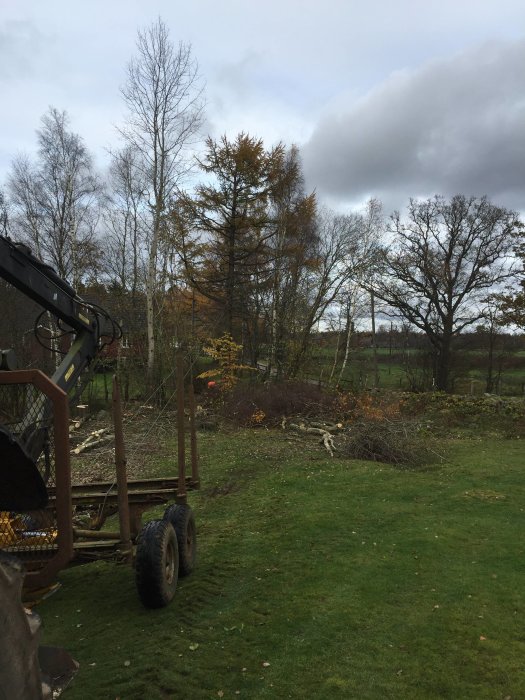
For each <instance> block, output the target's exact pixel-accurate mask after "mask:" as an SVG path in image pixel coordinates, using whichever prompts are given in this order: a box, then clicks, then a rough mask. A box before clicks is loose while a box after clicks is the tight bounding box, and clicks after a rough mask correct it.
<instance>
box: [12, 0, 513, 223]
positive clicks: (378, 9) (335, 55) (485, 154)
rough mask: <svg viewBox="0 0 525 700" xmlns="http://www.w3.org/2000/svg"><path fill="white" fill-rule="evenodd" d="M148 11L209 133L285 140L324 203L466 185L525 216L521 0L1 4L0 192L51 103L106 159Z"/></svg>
mask: <svg viewBox="0 0 525 700" xmlns="http://www.w3.org/2000/svg"><path fill="white" fill-rule="evenodd" d="M158 16H161V17H162V19H163V20H164V21H165V23H166V24H167V26H168V27H169V29H170V32H171V37H172V39H173V41H174V42H175V43H178V42H179V41H183V42H185V43H191V45H192V49H193V54H194V56H195V58H196V59H197V60H198V62H199V64H200V71H201V74H202V76H203V78H204V79H205V81H206V100H207V112H206V117H207V119H206V131H207V133H209V134H211V135H212V136H213V137H216V138H218V137H220V136H221V135H222V134H224V133H226V134H227V135H228V136H230V137H234V136H235V135H236V134H237V133H238V132H240V131H246V132H248V133H250V134H251V135H254V136H259V137H262V138H263V139H264V141H265V144H266V145H267V146H271V145H273V144H275V143H277V142H278V141H284V142H285V143H286V144H292V143H295V144H297V145H298V146H299V147H300V148H301V152H302V154H303V162H304V170H305V175H306V181H307V186H308V188H309V189H314V188H315V189H316V190H317V192H318V195H319V198H320V199H321V200H322V201H323V202H325V203H327V204H329V205H330V206H332V207H334V208H336V209H338V210H341V211H348V210H350V209H351V208H352V207H356V206H360V205H361V204H362V203H363V202H364V201H365V200H366V199H367V198H369V197H370V196H375V197H378V198H380V199H381V200H382V201H383V202H384V205H385V209H386V210H387V212H388V211H391V210H393V209H394V208H401V209H402V208H403V207H404V206H405V205H406V203H407V201H408V198H409V197H411V196H421V197H425V196H431V195H433V194H436V193H440V194H444V195H451V194H455V193H464V194H467V195H470V194H472V195H476V196H480V195H484V194H486V195H488V196H489V197H490V198H491V199H492V200H493V201H494V203H496V204H502V205H504V206H508V207H512V208H515V209H518V210H520V211H525V2H524V1H523V0H366V1H363V0H346V1H345V0H264V2H260V3H255V2H247V1H246V0H222V1H221V0H184V2H182V0H150V1H149V2H145V0H103V1H102V0H67V1H66V0H0V104H1V109H0V186H2V183H3V182H5V179H6V175H7V172H8V170H9V167H10V163H11V161H12V159H13V157H14V156H15V155H17V154H18V153H20V152H26V153H28V154H31V153H33V152H34V151H35V145H36V140H35V129H37V128H38V126H39V121H40V118H41V116H42V115H43V114H44V112H46V111H47V109H48V107H49V106H50V105H52V106H54V107H57V108H59V109H65V110H66V111H67V112H68V113H69V115H70V118H71V128H72V129H73V130H74V131H76V132H77V133H79V134H80V135H81V136H82V137H83V139H84V141H85V143H86V145H87V147H88V148H89V149H90V151H91V152H92V153H93V155H94V156H95V159H96V162H97V165H98V166H99V167H100V168H102V167H104V165H105V164H106V162H107V156H106V152H107V149H108V148H109V147H115V146H116V145H117V144H118V140H117V136H116V129H115V126H116V125H118V124H119V123H121V121H122V118H123V113H124V110H123V104H122V100H121V97H120V94H119V86H121V85H122V84H123V82H124V80H125V69H126V64H127V62H128V61H129V59H130V57H131V56H132V55H133V53H134V51H135V41H136V32H137V28H139V27H145V26H147V25H149V24H151V23H152V22H153V21H155V20H156V18H157V17H158Z"/></svg>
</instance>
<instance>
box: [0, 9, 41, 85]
mask: <svg viewBox="0 0 525 700" xmlns="http://www.w3.org/2000/svg"><path fill="white" fill-rule="evenodd" d="M49 44H50V42H49V40H47V39H46V37H45V36H44V35H43V34H42V33H41V32H40V31H39V30H38V28H37V27H36V26H35V25H34V24H33V23H32V22H29V21H25V20H13V21H7V22H4V23H3V24H2V25H1V26H0V80H2V81H12V80H19V79H20V78H28V77H30V76H32V75H34V74H35V72H36V71H37V70H38V69H39V68H40V67H41V65H40V61H41V58H42V54H43V51H44V49H46V48H47V49H49Z"/></svg>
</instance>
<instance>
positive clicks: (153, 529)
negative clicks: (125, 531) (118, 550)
mask: <svg viewBox="0 0 525 700" xmlns="http://www.w3.org/2000/svg"><path fill="white" fill-rule="evenodd" d="M178 570H179V548H178V545H177V535H176V534H175V530H174V528H173V526H172V524H171V523H170V522H169V521H168V520H150V522H149V523H146V525H144V527H143V528H142V530H141V531H140V534H139V537H138V539H137V554H136V557H135V580H136V583H137V591H138V594H139V598H140V600H141V601H142V603H143V604H144V605H145V606H146V607H147V608H163V607H165V606H166V605H168V603H170V602H171V601H172V600H173V596H174V595H175V590H176V588H177V578H178Z"/></svg>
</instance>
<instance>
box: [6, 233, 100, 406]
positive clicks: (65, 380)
mask: <svg viewBox="0 0 525 700" xmlns="http://www.w3.org/2000/svg"><path fill="white" fill-rule="evenodd" d="M0 277H3V278H4V279H5V280H6V281H7V282H9V283H10V284H12V285H13V287H16V288H17V289H19V290H20V291H21V292H22V293H23V294H25V295H26V296H27V297H29V298H30V299H32V300H33V301H36V302H37V303H38V304H40V306H42V307H43V308H44V309H47V311H50V312H51V313H52V314H53V316H56V317H57V318H58V319H60V320H61V321H63V322H64V323H66V324H67V325H68V326H70V327H71V328H72V329H73V331H74V332H75V336H76V337H75V340H74V342H73V345H72V346H71V348H70V350H69V352H68V353H67V355H66V356H65V358H64V360H63V361H62V363H61V364H60V366H59V367H58V369H57V371H56V372H55V374H54V375H53V377H52V379H53V381H54V382H55V383H56V384H57V385H58V386H59V387H60V388H61V389H63V390H64V391H66V392H67V391H69V390H70V388H71V387H73V386H74V385H75V382H76V380H77V379H78V376H79V374H80V373H81V372H82V371H83V370H84V369H85V367H86V366H87V365H88V364H89V363H90V362H91V360H92V359H93V358H94V357H95V355H96V353H97V350H98V343H99V339H100V324H99V319H98V316H97V314H96V313H94V312H93V310H92V308H91V307H90V306H89V305H86V304H85V303H84V302H83V301H82V299H80V297H78V296H77V293H76V292H75V290H74V289H73V288H72V287H71V286H70V285H69V284H68V283H67V282H65V281H64V280H62V279H61V278H60V277H59V276H58V275H57V274H56V272H55V271H54V270H53V268H52V267H50V266H49V265H45V264H44V263H43V262H41V261H40V260H39V259H38V258H36V257H35V256H34V255H33V254H32V253H31V251H30V250H29V248H28V247H27V246H25V245H22V244H20V243H13V242H12V241H11V240H9V239H8V238H5V237H3V236H0Z"/></svg>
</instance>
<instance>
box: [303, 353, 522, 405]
mask: <svg viewBox="0 0 525 700" xmlns="http://www.w3.org/2000/svg"><path fill="white" fill-rule="evenodd" d="M334 354H335V346H334V347H322V348H318V347H316V346H314V348H313V351H312V356H311V358H310V360H309V363H308V365H307V367H306V370H305V375H306V376H308V377H309V378H310V379H316V380H319V379H321V381H323V382H326V381H328V379H329V378H330V375H331V373H332V368H333V363H334ZM457 365H458V366H457V367H456V368H455V370H454V391H455V392H457V393H464V394H470V393H474V394H483V393H484V392H485V391H486V375H487V367H486V365H487V359H486V352H482V351H478V350H468V351H467V350H465V351H461V352H460V353H459V354H458V363H457ZM340 366H341V362H339V364H338V366H337V368H336V371H335V372H334V374H333V377H334V378H337V377H339V372H340ZM377 373H378V377H379V383H378V385H379V387H381V388H384V389H400V390H406V389H409V390H410V389H412V388H419V389H421V388H423V387H424V386H425V385H426V387H427V388H428V376H429V368H428V366H425V363H424V362H423V361H422V360H421V353H420V352H419V351H418V350H414V349H409V350H401V349H399V348H394V349H392V351H390V349H389V348H388V347H379V348H378V349H377ZM375 376H376V373H375V364H374V354H373V351H372V350H371V349H370V348H354V349H353V350H352V352H351V354H350V358H349V361H348V363H347V367H346V368H345V371H344V373H343V376H342V380H341V383H340V384H341V386H342V387H344V388H353V389H365V388H371V387H373V386H376V381H375ZM493 376H494V379H495V388H494V393H500V394H504V395H511V396H522V395H523V394H524V393H525V351H517V352H513V353H507V354H506V355H505V356H504V357H502V358H500V359H497V360H496V361H495V362H494V366H493Z"/></svg>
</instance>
